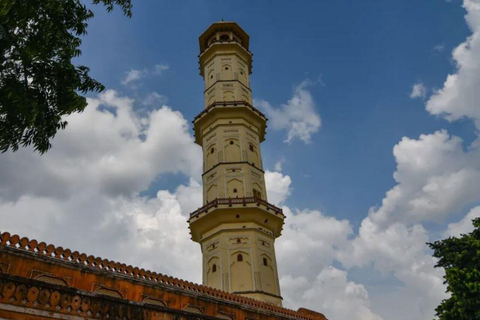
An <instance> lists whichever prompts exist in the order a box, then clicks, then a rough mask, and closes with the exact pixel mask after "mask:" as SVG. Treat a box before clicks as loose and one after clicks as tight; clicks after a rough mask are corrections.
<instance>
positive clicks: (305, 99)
mask: <svg viewBox="0 0 480 320" xmlns="http://www.w3.org/2000/svg"><path fill="white" fill-rule="evenodd" d="M310 85H311V82H310V81H307V80H306V81H303V82H302V83H300V84H299V85H298V86H297V87H296V88H295V92H294V94H293V97H292V98H291V99H290V100H288V101H287V103H286V104H282V105H281V106H280V107H273V106H272V105H271V104H270V103H269V102H267V101H264V100H258V101H255V104H256V105H257V106H259V107H260V108H261V109H263V110H264V111H265V113H266V114H267V116H268V118H269V125H270V127H271V128H272V129H273V130H286V131H287V138H286V139H285V142H287V143H292V142H293V141H294V140H296V139H299V140H301V141H303V142H304V143H310V142H311V137H312V135H313V134H314V133H316V132H317V131H318V130H319V128H320V125H321V120H320V116H319V114H318V112H317V111H316V110H315V102H314V101H313V97H312V95H311V93H310V91H308V90H307V88H308V86H310Z"/></svg>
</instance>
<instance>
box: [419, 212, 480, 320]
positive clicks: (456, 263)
mask: <svg viewBox="0 0 480 320" xmlns="http://www.w3.org/2000/svg"><path fill="white" fill-rule="evenodd" d="M473 225H474V227H475V229H474V230H473V231H472V232H471V233H469V234H463V235H461V237H459V238H455V237H450V238H448V239H444V240H440V241H436V242H434V243H429V244H428V245H429V246H430V247H431V248H432V249H433V250H434V254H433V256H434V257H436V258H439V260H438V263H437V265H436V267H442V268H444V269H445V282H444V283H445V284H447V292H448V293H450V294H451V297H450V298H448V299H445V300H443V301H442V303H441V304H440V305H439V306H438V307H437V308H436V309H435V311H436V313H437V316H438V317H439V319H440V320H474V319H480V218H477V219H474V220H473Z"/></svg>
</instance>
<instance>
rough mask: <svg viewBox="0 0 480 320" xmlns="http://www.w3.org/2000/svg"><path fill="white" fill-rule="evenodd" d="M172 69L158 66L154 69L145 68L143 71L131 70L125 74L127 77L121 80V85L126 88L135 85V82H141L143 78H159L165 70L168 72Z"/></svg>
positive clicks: (165, 65)
mask: <svg viewBox="0 0 480 320" xmlns="http://www.w3.org/2000/svg"><path fill="white" fill-rule="evenodd" d="M169 68H170V67H169V66H168V65H167V64H156V65H155V66H153V67H152V68H150V69H149V68H145V69H142V70H138V69H131V70H129V71H127V72H125V75H124V77H123V79H122V80H121V83H122V84H123V85H124V86H127V85H133V83H134V82H137V81H139V80H140V79H142V78H145V77H147V76H150V75H153V76H158V75H161V74H162V73H163V72H164V71H165V70H168V69H169Z"/></svg>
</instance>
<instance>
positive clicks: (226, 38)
mask: <svg viewBox="0 0 480 320" xmlns="http://www.w3.org/2000/svg"><path fill="white" fill-rule="evenodd" d="M220 41H230V37H229V36H228V34H224V35H222V36H221V37H220Z"/></svg>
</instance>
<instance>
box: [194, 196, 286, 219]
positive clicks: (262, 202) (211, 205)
mask: <svg viewBox="0 0 480 320" xmlns="http://www.w3.org/2000/svg"><path fill="white" fill-rule="evenodd" d="M250 203H256V204H257V205H258V206H260V205H263V206H265V207H266V209H267V210H272V211H273V213H275V214H280V215H282V216H283V217H285V216H284V215H283V210H282V209H280V208H279V207H277V206H274V205H273V204H271V203H268V202H267V201H265V200H263V199H261V198H258V197H244V198H219V199H218V198H217V199H215V200H212V201H210V202H208V203H207V204H206V205H204V206H203V207H201V208H198V209H197V210H195V211H193V212H192V213H190V218H194V217H195V216H197V215H199V214H201V213H203V212H207V211H208V210H210V209H212V208H216V207H218V206H219V205H228V206H229V207H231V206H232V205H238V204H241V205H244V206H246V205H247V204H250Z"/></svg>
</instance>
